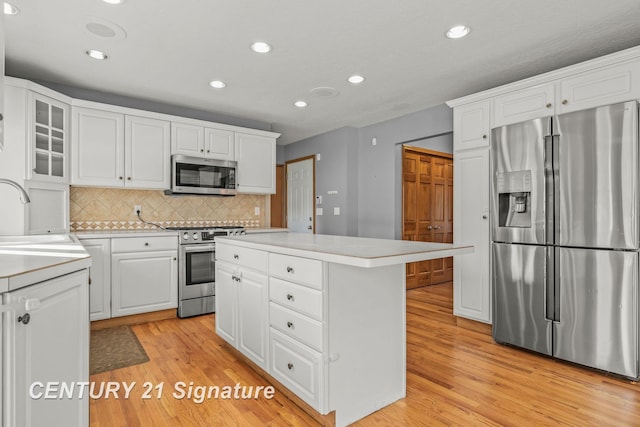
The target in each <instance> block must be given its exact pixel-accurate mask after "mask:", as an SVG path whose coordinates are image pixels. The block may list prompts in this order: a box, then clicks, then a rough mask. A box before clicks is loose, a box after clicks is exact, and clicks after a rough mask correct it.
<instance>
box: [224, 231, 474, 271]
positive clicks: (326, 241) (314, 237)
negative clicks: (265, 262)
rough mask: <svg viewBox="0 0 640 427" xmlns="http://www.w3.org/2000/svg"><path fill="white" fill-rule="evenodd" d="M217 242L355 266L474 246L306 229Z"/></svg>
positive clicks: (450, 253) (418, 258)
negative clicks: (331, 233) (368, 236)
mask: <svg viewBox="0 0 640 427" xmlns="http://www.w3.org/2000/svg"><path fill="white" fill-rule="evenodd" d="M216 242H217V243H222V244H224V243H231V244H234V245H237V246H243V247H247V248H254V249H261V250H266V251H269V252H277V253H281V254H286V255H294V256H301V257H306V258H313V259H319V260H321V261H328V262H335V263H338V264H346V265H352V266H355V267H382V266H386V265H394V264H404V263H407V262H414V261H424V260H428V259H435V258H443V257H448V256H453V255H463V254H468V253H472V252H473V250H474V249H473V246H471V245H457V244H449V243H426V242H412V241H407V240H391V239H371V238H364V237H348V236H330V235H324V234H306V233H265V234H247V235H244V236H227V237H216Z"/></svg>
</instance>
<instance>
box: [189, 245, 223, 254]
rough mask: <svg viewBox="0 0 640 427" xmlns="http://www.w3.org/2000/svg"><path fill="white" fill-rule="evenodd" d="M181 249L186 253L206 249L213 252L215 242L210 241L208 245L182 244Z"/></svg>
mask: <svg viewBox="0 0 640 427" xmlns="http://www.w3.org/2000/svg"><path fill="white" fill-rule="evenodd" d="M182 250H183V251H184V252H185V253H187V254H188V253H192V252H208V251H214V252H215V250H216V244H215V243H212V244H210V245H183V246H182Z"/></svg>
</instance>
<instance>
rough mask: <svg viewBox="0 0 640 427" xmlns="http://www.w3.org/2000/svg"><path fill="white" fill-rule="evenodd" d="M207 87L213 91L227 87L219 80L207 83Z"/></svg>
mask: <svg viewBox="0 0 640 427" xmlns="http://www.w3.org/2000/svg"><path fill="white" fill-rule="evenodd" d="M209 86H211V87H212V88H215V89H222V88H223V87H225V86H227V84H226V83H225V82H223V81H220V80H211V81H210V82H209Z"/></svg>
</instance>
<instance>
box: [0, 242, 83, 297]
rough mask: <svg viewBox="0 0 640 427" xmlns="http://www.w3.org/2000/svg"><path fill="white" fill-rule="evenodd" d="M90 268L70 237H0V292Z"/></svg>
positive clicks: (79, 248)
mask: <svg viewBox="0 0 640 427" xmlns="http://www.w3.org/2000/svg"><path fill="white" fill-rule="evenodd" d="M89 266H91V256H90V255H89V253H88V252H87V251H85V250H84V247H83V246H82V244H81V243H80V242H79V241H78V239H77V238H76V237H74V236H72V235H66V234H56V235H53V234H51V235H41V236H38V235H35V236H0V293H2V292H7V291H14V290H16V289H20V288H22V287H25V286H28V285H31V284H34V283H38V282H41V281H43V280H48V279H50V278H53V277H58V276H62V275H65V274H68V273H72V272H74V271H78V270H82V269H85V268H88V267H89Z"/></svg>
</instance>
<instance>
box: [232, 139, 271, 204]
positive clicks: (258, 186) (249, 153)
mask: <svg viewBox="0 0 640 427" xmlns="http://www.w3.org/2000/svg"><path fill="white" fill-rule="evenodd" d="M235 152H236V161H237V162H238V171H237V177H236V182H237V183H238V192H239V193H257V194H274V193H275V192H276V139H275V138H273V137H268V136H261V135H251V134H247V133H240V132H236V134H235Z"/></svg>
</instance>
